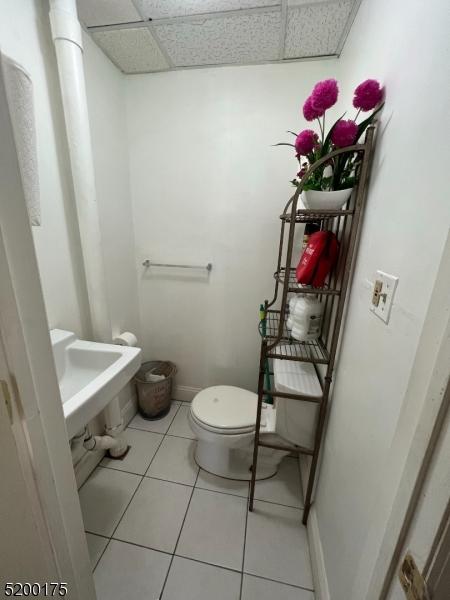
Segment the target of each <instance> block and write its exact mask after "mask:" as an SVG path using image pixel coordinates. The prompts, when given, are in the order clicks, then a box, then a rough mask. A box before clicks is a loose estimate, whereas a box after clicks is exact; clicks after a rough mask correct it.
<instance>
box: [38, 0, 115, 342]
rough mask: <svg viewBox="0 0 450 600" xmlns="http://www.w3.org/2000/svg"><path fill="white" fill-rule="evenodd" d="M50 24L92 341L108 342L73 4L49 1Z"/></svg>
mask: <svg viewBox="0 0 450 600" xmlns="http://www.w3.org/2000/svg"><path fill="white" fill-rule="evenodd" d="M50 24H51V30H52V37H53V42H54V45H55V50H56V58H57V62H58V72H59V81H60V87H61V94H62V101H63V109H64V118H65V124H66V131H67V140H68V144H69V155H70V164H71V169H72V179H73V187H74V191H75V201H76V207H77V214H78V226H79V230H80V238H81V246H82V248H81V249H82V253H83V263H84V271H85V275H86V284H87V292H88V298H89V308H90V313H91V322H92V329H93V335H94V338H95V340H96V341H103V342H110V341H111V335H112V332H111V321H110V317H109V310H108V304H107V300H106V285H105V274H104V268H103V258H102V246H101V235H100V225H99V217H98V209H97V202H96V190H95V172H94V159H93V154H92V143H91V132H90V127H89V115H88V105H87V97H86V85H85V79H84V68H83V44H82V37H81V27H80V23H79V21H78V16H77V7H76V0H50Z"/></svg>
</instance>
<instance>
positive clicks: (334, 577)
mask: <svg viewBox="0 0 450 600" xmlns="http://www.w3.org/2000/svg"><path fill="white" fill-rule="evenodd" d="M428 8H429V7H427V6H425V5H424V4H423V3H422V2H420V0H413V1H412V2H408V3H405V2H397V3H393V2H389V1H388V0H381V1H380V2H376V3H374V2H370V1H369V0H365V1H364V2H363V4H362V6H361V8H360V10H359V13H358V15H357V18H356V21H355V24H354V26H353V29H352V31H351V32H350V36H349V39H348V40H347V43H346V45H345V48H344V52H343V54H342V57H341V59H340V61H339V70H338V73H339V75H340V80H341V84H342V87H343V88H344V87H345V89H347V90H348V98H349V102H350V100H351V90H352V89H353V87H354V86H355V85H356V84H357V83H359V82H360V81H361V80H363V79H365V78H367V77H375V78H378V79H379V80H380V81H382V82H383V83H384V84H385V85H386V88H387V101H386V107H385V110H384V113H383V116H382V119H381V129H380V136H379V140H378V142H379V145H378V149H377V153H376V159H375V163H374V169H373V176H372V183H371V189H370V194H369V198H368V209H367V213H366V216H365V221H364V227H363V232H362V237H361V245H360V251H359V256H358V262H357V268H356V272H355V278H354V284H353V289H352V293H351V298H350V303H349V311H348V318H347V323H346V329H345V334H344V337H343V344H342V350H341V356H340V360H339V364H338V371H337V374H336V378H335V389H334V399H333V405H332V409H331V417H330V423H329V428H328V432H327V439H326V443H325V449H324V456H323V464H322V468H321V473H320V480H319V487H318V493H317V502H316V508H317V516H318V523H319V530H320V536H321V540H322V546H323V552H324V558H325V566H326V570H327V575H328V583H329V588H330V591H331V594H332V599H333V600H361V599H362V598H366V593H367V586H368V583H369V581H370V577H371V574H372V570H373V566H374V563H375V560H376V557H377V550H378V548H379V546H380V543H381V536H382V535H383V527H380V522H381V523H383V521H384V522H387V519H388V516H389V507H390V504H392V502H389V500H388V498H387V500H386V497H389V496H390V497H391V498H392V500H393V498H394V496H395V493H396V481H397V482H398V479H397V480H396V477H395V473H392V472H391V471H392V469H398V470H400V469H401V467H402V461H401V460H398V458H399V456H402V454H405V455H406V451H407V449H408V447H409V443H410V439H406V437H405V439H404V440H403V444H402V443H401V442H402V440H401V439H400V440H398V439H396V444H395V448H396V460H395V461H394V460H393V458H394V457H393V455H392V454H391V453H392V447H391V444H392V443H393V440H394V436H395V432H396V427H397V425H398V423H397V419H398V416H399V413H400V409H401V407H402V403H403V401H404V396H405V392H406V389H407V385H408V381H409V378H410V376H411V367H412V364H413V359H414V355H415V352H416V348H417V342H418V339H419V335H420V333H421V328H422V324H423V321H424V317H425V313H426V309H427V305H428V302H429V298H430V294H431V290H432V288H433V284H434V281H435V277H436V272H437V268H438V264H439V259H440V256H441V254H442V249H443V245H444V242H445V239H446V236H447V232H448V228H449V224H450V205H449V203H448V184H449V178H448V164H447V162H448V144H447V141H446V139H445V136H444V135H443V132H445V131H448V130H449V128H450V120H449V113H448V102H449V98H450V88H449V79H448V65H449V58H450V57H449V46H448V29H449V26H450V22H449V18H450V15H449V12H448V3H447V2H446V1H445V0H438V1H437V2H435V3H434V4H433V10H429V9H428ZM376 269H382V270H384V271H387V272H388V273H392V274H394V275H397V276H399V277H400V283H399V286H398V289H397V294H396V298H395V304H394V307H393V311H392V315H391V321H390V323H389V325H388V326H386V325H385V324H384V323H383V322H382V321H380V320H379V319H377V318H376V317H375V316H374V315H372V314H371V313H370V312H369V303H370V297H371V291H370V285H369V283H368V282H369V281H373V279H374V275H375V271H376ZM399 442H400V443H399ZM399 475H400V473H399ZM386 481H391V482H393V484H392V486H389V487H388V488H386ZM391 488H392V489H391ZM381 492H383V497H384V501H383V502H382V503H381V502H380V497H381ZM380 511H384V512H382V513H381V514H378V513H379V512H380ZM374 522H376V523H377V528H374V527H372V523H374Z"/></svg>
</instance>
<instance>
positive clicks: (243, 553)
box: [239, 483, 250, 600]
mask: <svg viewBox="0 0 450 600" xmlns="http://www.w3.org/2000/svg"><path fill="white" fill-rule="evenodd" d="M247 490H248V491H250V483H248V484H247ZM249 501H250V499H249V497H248V493H247V503H246V507H245V527H244V547H243V549H242V569H241V588H240V591H239V600H242V586H243V584H244V563H245V544H246V542H247V524H248V512H249V511H248V504H249Z"/></svg>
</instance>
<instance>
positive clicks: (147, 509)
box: [80, 402, 314, 600]
mask: <svg viewBox="0 0 450 600" xmlns="http://www.w3.org/2000/svg"><path fill="white" fill-rule="evenodd" d="M188 411H189V407H188V405H187V404H182V403H179V402H173V404H172V408H171V411H170V413H169V414H168V415H167V416H166V417H165V418H164V419H161V420H159V421H146V420H145V419H142V418H141V417H139V416H136V417H135V418H134V419H133V420H132V421H131V423H130V424H129V426H128V428H127V429H126V432H125V435H126V437H127V439H128V441H129V444H130V445H131V450H130V452H129V453H128V455H127V456H126V458H125V459H124V460H123V461H112V460H109V459H104V460H103V461H102V462H101V465H100V466H99V467H98V468H97V469H96V470H95V471H94V473H93V474H92V475H91V477H90V478H89V479H88V481H87V482H86V483H85V484H84V486H83V487H82V488H81V490H80V500H81V507H82V510H83V517H84V522H85V527H86V531H87V541H88V547H89V552H90V554H91V559H92V564H93V568H94V580H95V585H96V589H97V596H98V600H128V599H129V598H136V600H139V599H141V598H142V599H144V598H145V599H146V600H210V599H211V598H214V599H215V600H273V599H274V598H276V599H277V600H313V599H314V593H313V583H312V575H311V566H310V560H309V550H308V543H307V539H306V531H305V529H304V527H303V526H302V525H301V516H302V511H301V493H300V478H299V471H298V464H297V461H296V460H295V459H292V458H286V459H285V460H284V461H283V463H282V465H281V468H280V470H279V472H278V474H277V475H276V476H275V477H273V478H272V479H269V480H266V481H261V482H258V483H257V487H256V494H255V497H256V498H257V501H256V502H255V510H254V512H253V513H248V512H247V501H248V492H249V485H248V483H246V482H239V481H229V480H226V479H223V478H220V477H216V476H215V475H211V474H210V473H207V472H205V471H203V470H201V469H199V468H198V466H197V465H196V463H195V461H194V449H195V440H194V439H193V435H192V432H191V430H190V429H189V424H188V422H187V415H188Z"/></svg>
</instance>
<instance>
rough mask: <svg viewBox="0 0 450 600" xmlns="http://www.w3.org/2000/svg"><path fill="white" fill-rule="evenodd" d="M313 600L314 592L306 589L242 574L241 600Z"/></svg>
mask: <svg viewBox="0 0 450 600" xmlns="http://www.w3.org/2000/svg"><path fill="white" fill-rule="evenodd" d="M275 599H276V600H314V594H313V593H312V592H308V591H306V590H301V589H299V588H295V587H291V586H290V585H285V584H284V583H276V582H274V581H269V580H267V579H260V578H259V577H252V576H251V575H244V579H243V582H242V600H275Z"/></svg>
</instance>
